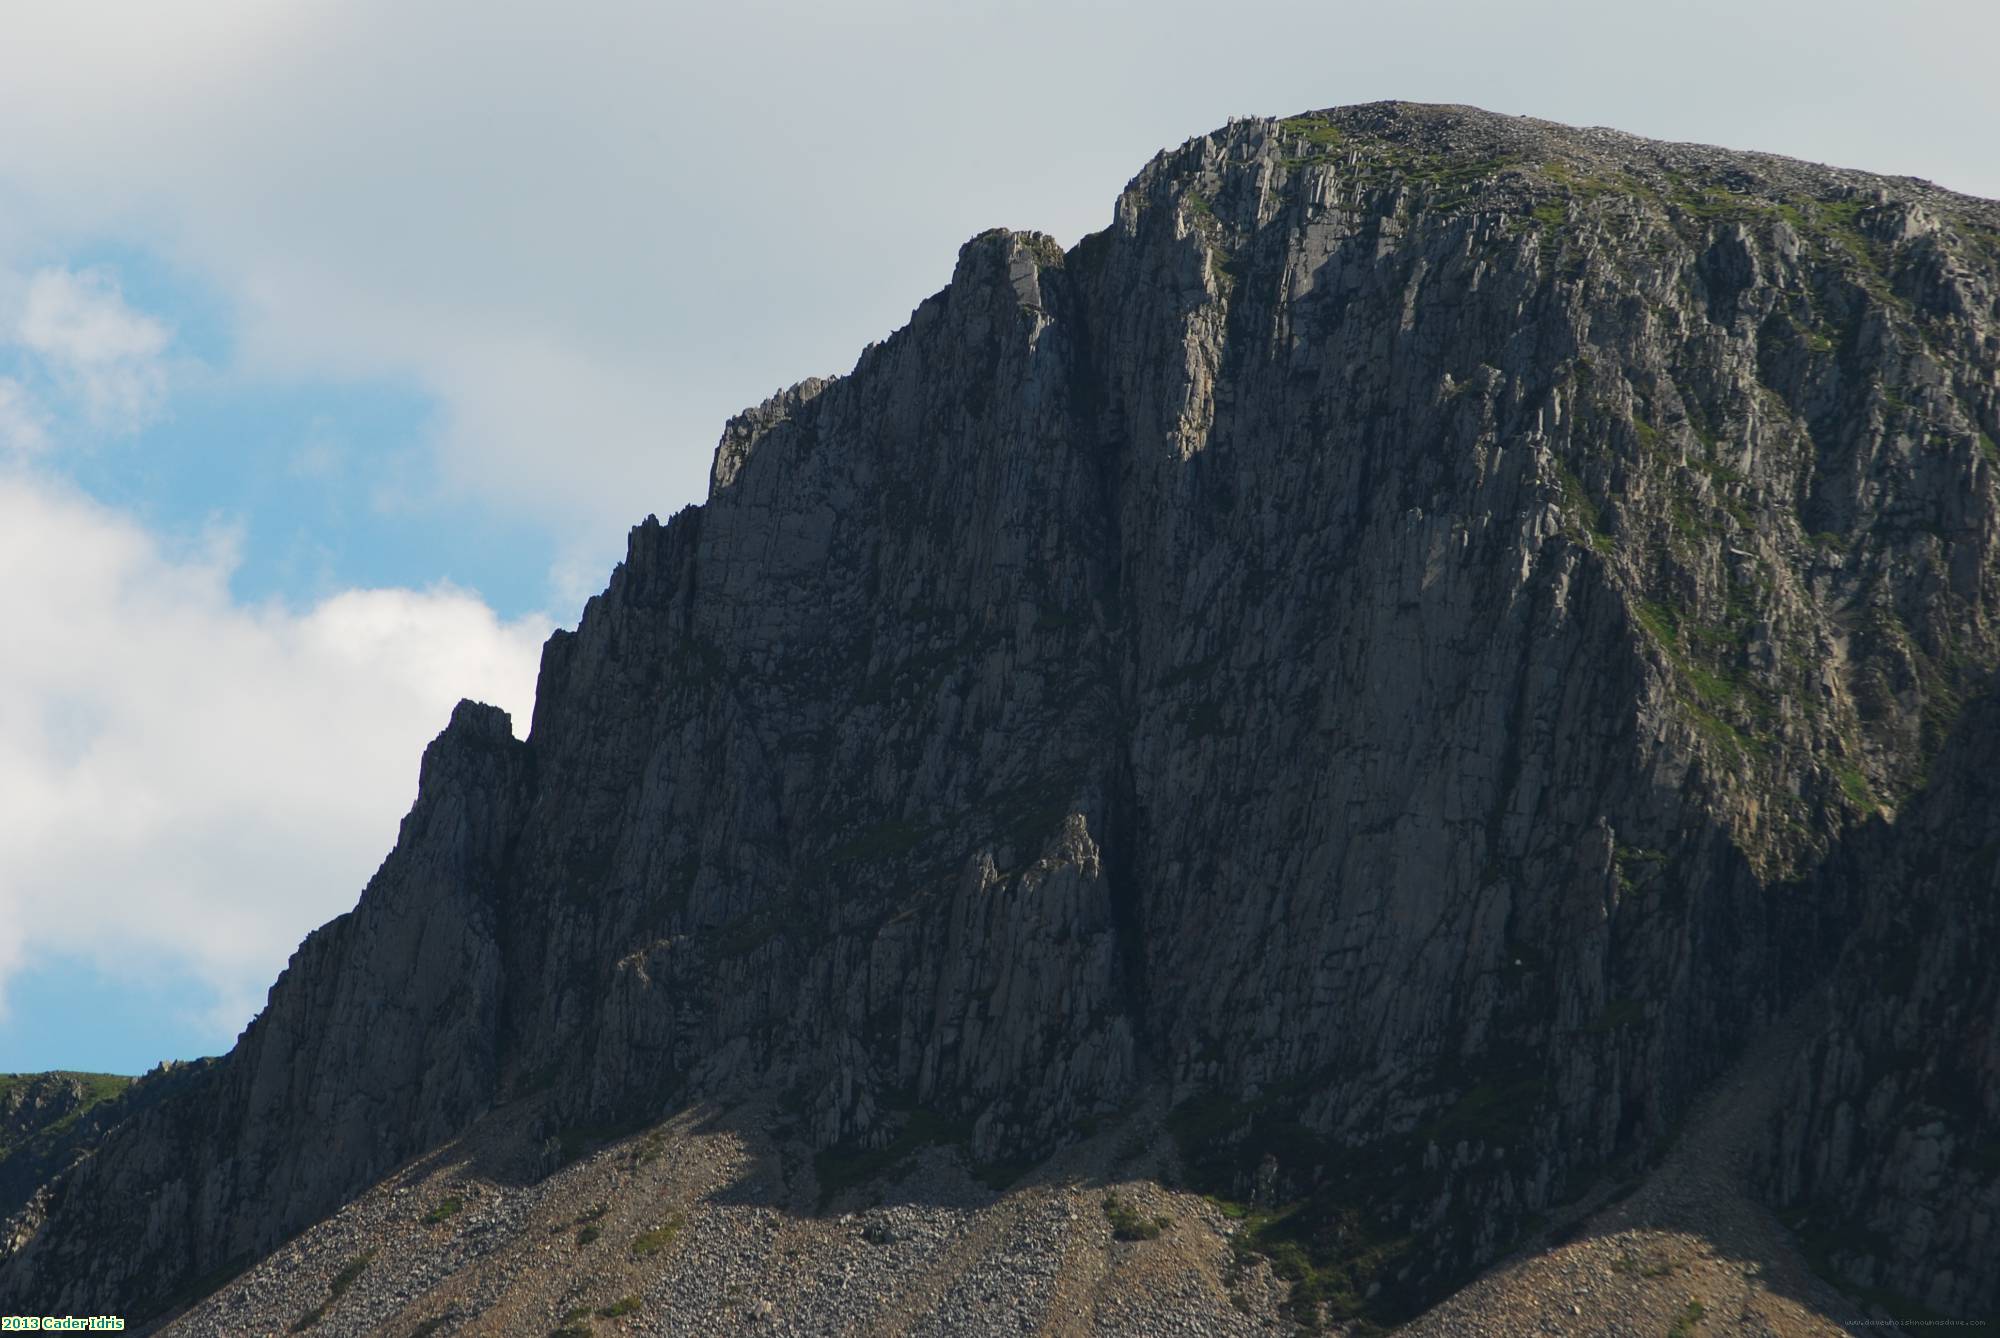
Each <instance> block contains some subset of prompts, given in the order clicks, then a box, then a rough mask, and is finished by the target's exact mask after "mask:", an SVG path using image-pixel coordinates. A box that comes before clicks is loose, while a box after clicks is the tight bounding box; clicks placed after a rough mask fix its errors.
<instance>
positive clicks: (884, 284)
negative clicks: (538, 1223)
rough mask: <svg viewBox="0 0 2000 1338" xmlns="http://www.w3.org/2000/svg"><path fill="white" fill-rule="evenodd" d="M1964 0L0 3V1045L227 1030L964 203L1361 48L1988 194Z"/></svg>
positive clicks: (854, 347)
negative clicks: (496, 708) (763, 420)
mask: <svg viewBox="0 0 2000 1338" xmlns="http://www.w3.org/2000/svg"><path fill="white" fill-rule="evenodd" d="M1995 49H2000V9H1996V8H1995V7H1994V6H1992V5H1991V4H1988V3H1983V2H1982V3H1976V4H1975V3H1936V2H1931V3H1922V2H1920V3H1915V4H1912V5H1908V6H1905V7H1904V9H1903V10H1901V11H1899V13H1898V15H1897V16H1896V19H1895V21H1894V22H1893V23H1885V22H1884V21H1883V19H1882V16H1881V10H1880V8H1879V6H1878V5H1872V4H1871V5H1864V4H1858V3H1848V2H1847V0H1820V2H1819V3H1805V2H1804V0H1798V2H1797V3H1794V2H1793V0H1769V2H1767V3H1755V2H1753V0H1735V2H1734V3H1729V4H1722V3H1705V2H1704V0H1694V2H1692V3H1685V4H1677V5H1674V6H1659V5H1639V4H1624V5H1620V4H1612V3H1602V2H1601V0H1600V3H1593V4H1582V3H1568V2H1566V0H1546V2H1540V3H1520V4H1515V5H1510V6H1504V7H1502V6H1493V5H1490V4H1484V3H1474V2H1473V0H1453V2H1451V3H1433V4H1412V5H1405V6H1399V7H1394V8H1393V10H1392V8H1391V7H1387V6H1380V5H1374V4H1369V5H1343V4H1323V5H1315V6H1311V7H1304V6H1295V5H1282V4H1274V3H1265V2H1264V0H1246V3H1244V4H1242V5H1239V6H1237V7H1236V8H1235V9H1234V10H1233V11H1232V12H1231V15H1230V17H1229V18H1228V19H1227V20H1226V21H1218V20H1217V19H1216V17H1215V14H1214V11H1213V8H1212V6H1207V5H1196V4H1192V3H1181V0H1158V2H1157V3H1150V4H1146V5H1138V4H1082V3H1068V4H1060V5H1058V4H1053V3H1039V2H1038V3H997V4H992V5H987V6H979V7H971V6H959V7H940V6H936V5H932V4H917V3H900V2H899V3H890V2H887V0H874V2H871V3H852V4H824V3H820V4H804V3H791V2H790V0H784V2H777V3H773V2H769V0H759V2H757V3H748V4H744V5H739V6H731V7H711V8H710V9H708V10H697V9H695V8H693V7H686V6H673V5H669V6H661V5H652V4H648V5H641V4H636V3H612V2H611V0H589V2H588V3H581V4H578V5H573V6H565V7H560V9H558V8H557V7H550V6H541V7H532V8H531V7H527V6H519V5H512V4H493V3H491V2H490V0H488V2H486V3H479V4H474V3H471V2H470V0H440V2H438V3H433V4H429V5H424V6H406V5H391V4H387V3H378V2H377V0H341V2H340V3H335V2H334V0H298V3H295V4H287V5H269V4H264V3H259V2H257V0H181V2H180V3H177V4H175V5H173V6H131V5H118V4H112V3H108V0H107V2H106V3H98V2H97V0H67V2H66V3H24V4H19V5H13V6H9V7H8V10H7V13H6V15H5V16H4V17H0V124H4V125H6V126H7V127H8V131H7V133H6V134H5V135H4V136H0V626H4V627H6V628H7V629H8V632H7V640H6V642H5V653H4V654H0V809H4V811H5V813H6V814H7V817H6V819H5V821H4V822H0V1071H8V1070H27V1069H37V1068H47V1067H65V1068H83V1069H109V1070H118V1071H136V1070H139V1069H142V1068H144V1067H146V1066H149V1065H150V1064H152V1063H154V1062H156V1061H157V1060H159V1059H162V1058H167V1057H189V1056H192V1055H196V1054H202V1053H214V1052H217V1051H219V1050H222V1049H225V1048H226V1047H227V1046H228V1045H229V1044H230V1042H231V1040H232V1039H233V1037H234V1036H235V1034H236V1032H237V1030H238V1029H239V1028H240V1027H241V1026H242V1024H243V1023H244V1022H245V1021H246V1020H247V1019H248V1018H249V1017H250V1015H251V1014H252V1012H254V1010H255V1009H256V1008H257V1007H258V1006H259V1005H260V1004H261V1002H262V999H263V996H264V991H265V989H266V988H267V987H268V985H269V983H270V981H271V979H272V977H273V976H274V975H275V973H276V972H277V971H278V970H279V969H280V968H281V967H282V965H283V964H284V962H285V960H286V957H287V956H288V955H289V953H290V951H291V950H292V948H293V947H294V946H295V945H296V944H297V942H298V940H299V939H300V937H302V936H303V934H304V933H305V932H306V931H308V930H309V929H311V928H312V927H313V926H314V925H317V924H319V923H321V922H323V921H324V920H326V919H327V918H328V917H330V916H332V915H335V914H338V913H339V912H341V911H342V910H344V909H346V908H347V907H349V906H351V905H352V904H353V902H354V899H355V897H356V895H357V894H358V892H359V890H360V888H361V886H362V884H363V883H364V882H365V881H366V879H367V877H368V875H369V874H370V873H371V872H372V871H373V869H374V868H375V866H376V864H377V863H378V862H379V861H380V859H381V857H382V855H383V854H384V853H385V852H386V851H387V849H388V847H389V845H390V843H391V841H392V840H393V839H394V834H395V828H396V822H397V820H398V818H399V817H400V815H401V813H402V811H403V810H404V808H405V807H406V806H407V804H408V802H409V800H410V797H411V795H412V793H413V791H414V787H415V778H416V767H417V760H418V756H419V754H420V752H421V750H422V747H423V744H424V743H425V741H426V740H428V738H429V737H431V735H432V734H434V733H435V732H436V730H437V729H439V728H440V727H441V726H442V725H443V723H444V720H445V718H446V717H447V715H448V714H449V710H450V707H451V704H452V703H453V702H454V701H455V700H456V699H457V698H458V697H459V696H462V695H463V696H475V697H482V698H485V699H488V700H493V701H496V702H498V703H499V704H501V705H503V706H505V707H507V708H508V709H509V710H511V711H512V712H514V714H515V719H516V726H517V730H525V728H526V716H527V712H528V710H529V709H530V706H531V703H532V696H533V673H534V666H535V661H536V655H537V651H538V647H539V645H540V643H541V640H542V639H543V637H544V636H545V635H546V633H547V631H548V630H549V628H551V627H553V626H556V625H558V624H565V623H569V622H572V621H573V620H574V618H575V616H576V613H577V612H578V610H579V608H580V606H581V602H582V600H583V599H584V598H585V597H586V596H587V595H588V594H589V593H591V592H592V591H594V590H596V589H598V588H600V587H601V585H602V584H603V581H604V579H605V576H606V575H607V574H608V572H609V569H610V565H611V563H612V562H613V561H615V559H616V558H617V556H618V555H619V553H620V552H621V551H622V548H623V539H624V533H625V530H626V528H627V527H628V526H629V525H631V524H632V523H634V522H636V521H637V520H639V519H640V518H641V517H643V516H644V515H645V514H646V513H647V512H657V513H659V514H662V515H665V514H667V513H669V512H671V511H672V510H674V509H676V508H677V507H679V506H681V505H683V504H685V503H688V502H691V501H697V500H699V499H700V498H701V496H702V495H703V493H704V491H705V485H706V475H707V466H708V458H709V453H710V450H711V448H712V445H713V443H714V440H715V438H716V435H717V433H718V432H719V430H720V427H721V424H722V422H723V420H724V419H725V418H726V417H727V416H728V415H729V414H730V413H732V412H734V411H735V410H737V409H739V408H741V407H742V406H744V405H746V404H750V403H754V402H756V401H757V400H759V399H761V398H763V397H764V396H765V395H767V394H769V393H770V392H772V391H774V390H776V389H779V388H780V387H782V386H784V385H787V384H790V383H791V382H794V381H796V380H798V379H800V378H802V377H804V376H807V375H814V374H825V373H829V372H839V371H844V370H845V369H846V368H848V367H849V366H851V365H852V363H853V360H854V357H855V356H856V354H857V353H858V352H859V350H860V349H861V347H862V346H863V344H865V343H866V342H868V341H869V340H874V339H879V338H881V337H883V336H884V335H886V334H887V333H889V332H890V331H891V330H892V329H894V328H895V327H896V326H897V325H899V324H900V323H901V322H902V321H903V319H904V318H905V317H906V315H907V313H908V312H909V310H910V309H911V308H912V307H913V306H914V305H915V304H916V303H917V302H918V301H919V300H920V299H921V298H922V297H923V296H925V295H926V294H927V293H929V292H931V291H934V290H935V289H936V288H938V287H939V286H941V285H942V284H943V283H944V281H945V280H946V279H947V277H948V276H949V274H950V270H951V264H952V260H953V258H954V256H955V254H956V251H957V248H958V246H959V244H960V243H961V242H962V241H963V240H964V239H965V238H967V237H969V236H971V235H973V234H974V233H976V232H978V231H980V230H982V229H984V228H986V227H989V226H993V225H1005V226H1011V227H1035V228H1040V229H1043V230H1045V231H1048V232H1052V233H1054V234H1055V235H1056V236H1057V237H1059V238H1061V239H1063V240H1064V241H1073V240H1075V239H1076V238H1077V237H1078V236H1080V235H1082V234H1083V233H1084V232H1086V231H1088V230H1090V229H1093V228H1096V227H1099V226H1102V225H1103V224H1104V223H1105V222H1106V221H1108V219H1109V216H1110V211H1111V206H1112V201H1113V199H1114V198H1115V196H1116V193H1117V191H1118V189H1119V187H1120V186H1121V185H1122V184H1123V182H1124V181H1125V180H1126V179H1127V178H1128V177H1129V176H1130V175H1131V174H1132V172H1134V171H1135V170H1136V169H1137V168H1138V167H1139V166H1140V165H1141V164H1142V163H1143V162H1144V161H1145V160H1146V159H1147V158H1148V157H1150V156H1151V155H1152V154H1153V153H1154V152H1155V151H1156V150H1158V149H1160V148H1162V147H1165V146H1169V145H1172V144H1176V143H1179V142H1180V141H1181V140H1183V139H1185V138H1186V137H1188V136H1189V135H1192V134H1197V133H1200V132H1201V131H1204V130H1206V129H1209V128H1211V127H1213V126H1216V125H1219V124H1221V123H1222V122H1223V121H1225V120H1226V119H1227V118H1228V117H1229V116H1230V115H1232V114H1239V113H1260V114H1287V113H1291V112H1295V111H1300V110H1305V109H1310V108H1313V107H1321V106H1328V105H1333V104H1337V103H1346V102H1356V101H1365V100H1370V99H1375V98H1385V97H1401V98H1409V99H1415V100H1427V101H1455V102H1470V103H1474V104H1478V105H1482V106H1486V107H1489V108H1492V109H1494V110H1499V111H1506V112H1519V113H1527V114H1534V115H1539V116H1546V117H1550V118H1552V119H1557V120H1565V121H1571V122H1576V123H1583V124H1609V125H1615V126H1618V127H1620V128H1622V129H1628V130H1633V131H1637V132H1639V133H1644V134H1650V135H1655V136H1659V137H1663V138H1676V139H1695V140H1704V141H1709V142H1718V143H1725V144H1730V145H1733V146H1738V147H1750V148H1763V149H1769V150H1773V151H1777V152H1785V153H1790V154H1794V155H1797V156H1801V157H1807V158H1814V159H1819V160H1823V161H1832V162H1838V163H1841V164H1844V165H1849V166H1858V167H1868V168H1874V169H1877V170H1883V171H1889V172H1902V173H1910V174H1913V175H1920V176H1925V177H1930V178H1932V179H1934V180H1937V181H1939V182H1940V183H1941V184H1944V185H1947V186H1951V187H1955V188H1958V189H1961V190H1966V191H1969V192H1973V193H1980V194H1986V195H2000V155H1996V154H1995V153H1994V151H1993V149H1992V146H1991V142H1990V137H1991V127H1992V126H1993V125H1994V124H2000V92H1996V84H1995V81H1994V80H1992V78H1991V76H1990V70H1989V69H1988V68H1986V66H1987V62H1988V60H1989V59H1990V53H1991V52H1992V51H1993V50H1995Z"/></svg>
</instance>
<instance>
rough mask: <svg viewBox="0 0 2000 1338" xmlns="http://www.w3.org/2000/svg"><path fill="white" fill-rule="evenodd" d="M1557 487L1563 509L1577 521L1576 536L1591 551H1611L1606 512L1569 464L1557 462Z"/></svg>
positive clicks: (1602, 552)
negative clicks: (1605, 522)
mask: <svg viewBox="0 0 2000 1338" xmlns="http://www.w3.org/2000/svg"><path fill="white" fill-rule="evenodd" d="M1555 469H1556V487H1557V488H1558V489H1560V490H1561V492H1562V499H1563V509H1564V510H1565V511H1567V512H1568V513H1569V516H1570V518H1571V519H1572V520H1573V521H1574V522H1575V525H1576V529H1575V531H1574V533H1575V537H1576V538H1578V539H1581V540H1582V541H1583V543H1584V544H1585V545H1586V546H1587V547H1589V548H1590V549H1591V551H1593V552H1596V553H1600V554H1605V553H1609V552H1610V551H1611V547H1612V544H1611V536H1610V535H1608V534H1606V533H1605V532H1604V514H1603V512H1602V511H1600V510H1599V509H1598V506H1597V503H1596V502H1595V501H1593V500H1592V499H1591V496H1590V494H1589V493H1588V492H1587V491H1585V490H1584V486H1583V480H1581V479H1579V478H1578V477H1577V476H1576V472H1575V471H1574V470H1572V469H1571V468H1570V467H1569V466H1568V465H1566V464H1564V463H1563V462H1562V461H1560V460H1558V461H1556V462H1555Z"/></svg>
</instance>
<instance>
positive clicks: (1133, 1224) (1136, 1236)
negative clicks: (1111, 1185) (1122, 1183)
mask: <svg viewBox="0 0 2000 1338" xmlns="http://www.w3.org/2000/svg"><path fill="white" fill-rule="evenodd" d="M1103 1207H1104V1220H1105V1221H1107V1222H1109V1223H1111V1238H1112V1239H1113V1240H1158V1239H1159V1238H1160V1233H1161V1232H1163V1231H1165V1230H1166V1229H1167V1228H1168V1227H1170V1226H1172V1225H1173V1224H1174V1219H1173V1218H1171V1217H1148V1216H1146V1215H1145V1214H1144V1213H1142V1212H1140V1211H1138V1210H1137V1209H1136V1208H1134V1207H1133V1206H1132V1205H1131V1204H1129V1203H1127V1202H1125V1200H1123V1199H1121V1198H1119V1197H1118V1196H1117V1195H1116V1194H1106V1195H1105V1196H1104V1204H1103Z"/></svg>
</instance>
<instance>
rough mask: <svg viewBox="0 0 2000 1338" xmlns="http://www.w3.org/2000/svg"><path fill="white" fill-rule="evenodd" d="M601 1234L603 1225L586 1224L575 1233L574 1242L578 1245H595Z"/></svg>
mask: <svg viewBox="0 0 2000 1338" xmlns="http://www.w3.org/2000/svg"><path fill="white" fill-rule="evenodd" d="M603 1235H604V1228H603V1227H600V1226H595V1225H593V1226H587V1227H585V1228H584V1229H583V1230H581V1231H579V1232H577V1233H576V1243H577V1244H578V1245H595V1244H596V1243H597V1242H598V1240H599V1239H601V1238H602V1237H603Z"/></svg>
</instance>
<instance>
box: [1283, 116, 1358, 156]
mask: <svg viewBox="0 0 2000 1338" xmlns="http://www.w3.org/2000/svg"><path fill="white" fill-rule="evenodd" d="M1278 129H1279V130H1280V131H1281V132H1283V133H1284V134H1287V135H1290V136H1292V137H1293V138H1294V139H1302V140H1304V141H1305V142H1306V144H1307V145H1308V146H1309V147H1310V148H1312V149H1316V150H1318V151H1320V152H1322V153H1330V152H1332V151H1333V150H1334V149H1337V148H1339V147H1340V145H1341V142H1342V140H1343V139H1344V138H1345V136H1343V135H1342V134H1341V133H1340V127H1339V126H1337V125H1335V124H1334V123H1333V122H1331V121H1329V120H1327V119H1326V118H1325V117H1323V116H1288V117H1286V118H1285V119H1284V120H1282V121H1280V122H1278Z"/></svg>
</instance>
